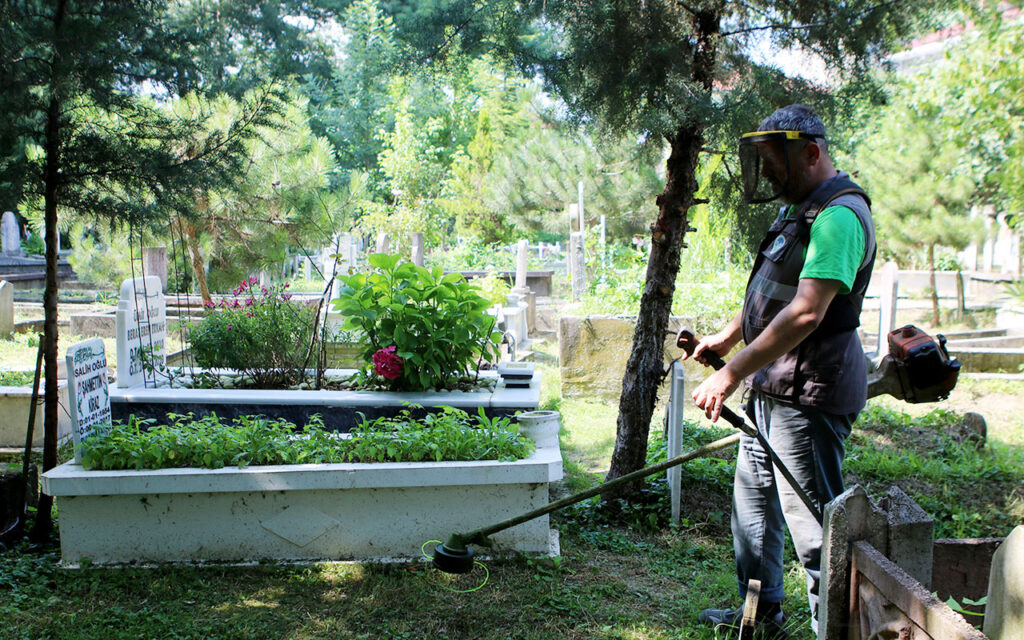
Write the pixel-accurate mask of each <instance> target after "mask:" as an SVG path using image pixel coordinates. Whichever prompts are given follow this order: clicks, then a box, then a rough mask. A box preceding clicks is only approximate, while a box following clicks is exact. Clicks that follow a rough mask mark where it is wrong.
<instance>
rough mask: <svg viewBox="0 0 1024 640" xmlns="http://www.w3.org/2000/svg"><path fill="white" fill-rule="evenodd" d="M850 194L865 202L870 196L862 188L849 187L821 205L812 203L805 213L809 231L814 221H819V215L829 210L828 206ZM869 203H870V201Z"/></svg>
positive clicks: (831, 196) (834, 194)
mask: <svg viewBox="0 0 1024 640" xmlns="http://www.w3.org/2000/svg"><path fill="white" fill-rule="evenodd" d="M850 194H854V195H858V196H861V197H862V198H864V199H865V200H867V198H868V194H866V193H865V192H864V190H863V189H861V188H860V187H847V188H845V189H840V190H839V191H836V192H835V193H833V194H831V195H830V196H829V197H828V198H827V199H826V200H825V201H824V202H822V203H821V204H817V203H812V204H811V206H810V207H808V208H807V210H806V211H804V221H805V222H806V223H807V228H808V229H809V228H810V227H811V225H812V224H814V221H815V220H816V219H817V217H818V214H819V213H821V212H822V211H824V210H825V209H827V208H828V205H830V204H832V202H833V201H834V200H837V199H838V198H840V197H842V196H845V195H850ZM868 202H870V200H868Z"/></svg>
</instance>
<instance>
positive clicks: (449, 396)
mask: <svg viewBox="0 0 1024 640" xmlns="http://www.w3.org/2000/svg"><path fill="white" fill-rule="evenodd" d="M354 373H355V371H354V370H353V371H346V370H328V371H327V375H330V376H340V375H346V374H348V375H351V374H354ZM480 379H481V381H482V382H484V383H485V384H484V386H482V387H481V389H480V390H478V391H424V392H396V391H330V390H322V389H321V390H257V389H179V388H167V387H158V388H146V387H131V388H127V389H122V388H120V387H118V386H116V385H112V386H111V387H110V410H111V415H112V416H113V418H114V419H115V420H127V418H128V416H129V415H135V416H136V417H138V418H155V419H157V420H164V419H166V416H167V414H168V413H177V414H187V413H189V412H191V413H194V414H195V415H196V416H205V415H208V414H209V413H211V412H216V413H217V415H218V416H219V417H220V418H223V419H234V418H237V417H239V416H242V415H248V414H262V415H265V416H267V417H270V418H284V419H286V420H289V421H290V422H294V423H296V424H305V423H307V422H309V418H310V417H311V416H313V415H314V414H320V416H321V418H322V419H323V422H324V427H325V428H326V429H328V430H330V431H340V432H348V431H349V430H350V429H351V427H352V426H353V425H355V424H356V423H357V422H359V420H360V419H361V418H360V415H359V414H363V415H364V416H366V418H367V419H369V420H374V419H376V418H378V417H380V416H387V417H394V416H396V415H398V413H399V412H400V411H402V410H403V409H405V408H409V407H408V405H409V404H413V405H420V406H421V407H423V408H414V409H412V414H413V416H414V417H422V416H423V415H425V414H426V413H428V412H429V411H430V410H431V409H430V408H431V407H440V406H448V407H455V408H457V409H464V410H466V411H467V412H469V413H476V411H477V408H478V407H483V409H484V412H485V413H486V414H487V415H488V416H489V417H492V418H494V417H501V416H512V415H515V413H516V412H518V411H532V410H534V409H536V408H537V406H538V405H539V404H540V383H541V379H540V373H539V372H538V373H536V374H534V376H533V378H532V379H531V380H530V381H529V386H527V387H523V388H518V387H509V386H506V383H505V381H504V380H502V379H500V378H499V377H498V374H497V373H496V372H494V371H482V372H480Z"/></svg>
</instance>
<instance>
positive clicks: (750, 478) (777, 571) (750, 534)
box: [732, 393, 857, 627]
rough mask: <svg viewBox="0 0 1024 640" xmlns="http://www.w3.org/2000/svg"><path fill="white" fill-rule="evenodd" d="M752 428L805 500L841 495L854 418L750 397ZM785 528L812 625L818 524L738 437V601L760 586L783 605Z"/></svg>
mask: <svg viewBox="0 0 1024 640" xmlns="http://www.w3.org/2000/svg"><path fill="white" fill-rule="evenodd" d="M753 409H754V411H753V413H754V418H755V420H756V422H757V427H758V428H759V429H760V430H761V433H762V434H764V436H765V437H766V438H767V439H768V443H769V444H770V445H771V447H772V449H774V450H775V453H776V454H778V456H779V458H780V459H781V460H782V462H783V464H785V465H786V467H787V468H788V469H789V470H790V472H791V473H792V474H793V477H794V478H795V479H796V481H797V483H798V484H799V485H800V486H801V487H802V488H803V490H804V491H805V492H806V493H807V495H808V496H809V497H810V499H811V501H812V502H813V503H814V504H815V505H816V506H817V507H818V509H819V510H821V511H824V507H825V505H826V504H827V503H828V502H830V501H831V500H832V499H833V498H835V497H836V496H837V495H839V494H840V493H842V492H843V474H842V464H843V455H844V449H843V441H844V440H846V438H847V437H848V436H849V435H850V428H851V426H852V424H853V421H854V420H855V419H856V417H857V414H851V415H837V414H832V413H827V412H824V411H820V410H818V409H815V408H813V407H804V406H800V405H797V404H791V403H786V402H782V401H779V400H774V399H772V398H770V397H767V396H765V395H763V394H759V393H754V395H753ZM784 526H786V527H788V528H789V532H790V535H791V536H792V537H793V545H794V546H795V547H796V552H797V555H798V556H799V558H800V562H801V563H802V564H803V566H804V569H805V570H806V572H807V596H808V600H809V601H810V606H811V625H812V627H816V626H817V619H818V586H819V580H820V577H821V545H822V529H821V523H820V522H818V520H817V518H815V516H814V515H813V514H812V513H811V512H810V511H809V510H808V509H807V506H806V505H804V503H803V502H802V501H801V500H800V498H799V496H798V495H797V494H796V492H795V491H794V490H793V489H792V488H791V487H790V486H789V483H788V482H787V481H786V478H785V477H784V476H783V475H782V474H781V473H778V472H777V471H776V470H775V468H774V466H773V465H772V461H771V458H770V457H769V456H768V453H767V452H766V451H764V450H763V448H762V447H761V445H760V444H759V443H758V441H757V439H756V438H752V437H749V436H746V435H744V436H742V438H741V439H740V448H739V453H738V456H737V459H736V478H735V484H734V487H733V502H732V535H733V545H734V549H735V552H736V575H737V578H738V581H739V593H740V598H741V599H743V598H745V597H746V591H747V581H748V580H750V579H751V578H756V579H758V580H760V581H761V596H760V598H761V600H764V601H765V602H781V601H782V599H783V597H784V596H785V591H784V589H783V567H782V553H783V543H784V535H785V532H784V530H783V527H784Z"/></svg>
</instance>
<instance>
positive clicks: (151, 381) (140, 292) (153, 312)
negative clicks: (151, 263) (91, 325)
mask: <svg viewBox="0 0 1024 640" xmlns="http://www.w3.org/2000/svg"><path fill="white" fill-rule="evenodd" d="M166 336H167V302H166V300H165V299H164V295H163V292H162V290H161V283H160V278H158V277H157V276H146V277H145V278H134V279H130V280H125V281H124V282H123V283H122V284H121V299H120V301H119V302H118V303H117V386H118V387H120V388H122V389H127V388H129V387H137V386H140V385H143V386H147V387H155V386H156V383H157V377H158V373H159V372H160V371H163V370H164V368H165V367H166V365H167V352H166V349H165V348H164V340H165V339H166Z"/></svg>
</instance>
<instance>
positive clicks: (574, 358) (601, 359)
mask: <svg viewBox="0 0 1024 640" xmlns="http://www.w3.org/2000/svg"><path fill="white" fill-rule="evenodd" d="M692 324H693V320H692V318H679V317H673V318H670V319H669V324H668V328H669V330H670V331H671V334H669V335H666V336H665V365H666V367H667V366H668V364H669V363H670V362H672V360H674V359H675V358H678V357H679V356H680V355H681V353H682V350H681V349H678V348H677V347H676V346H675V345H676V338H675V334H676V333H677V332H678V331H679V329H680V328H682V327H684V326H692ZM635 326H636V318H635V317H624V316H586V317H579V316H563V317H562V318H561V319H560V321H559V325H558V362H559V367H560V369H561V374H562V395H563V396H565V397H567V398H568V397H579V396H588V397H590V396H594V397H599V398H604V399H608V400H617V399H618V398H619V395H620V394H621V392H622V376H623V374H624V373H625V371H626V361H627V360H628V359H629V354H630V352H631V350H632V348H633V331H634V327H635ZM683 370H684V372H685V380H686V384H687V386H690V385H695V384H699V383H700V382H701V381H702V380H704V378H706V377H707V376H708V375H709V373H710V372H711V370H710V369H709V368H707V367H704V366H703V365H701V364H698V363H696V362H693V361H691V360H688V361H686V362H684V363H683ZM668 394H669V384H668V380H666V381H665V383H664V384H662V386H661V389H660V390H659V392H658V396H659V400H661V401H667V400H668Z"/></svg>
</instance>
